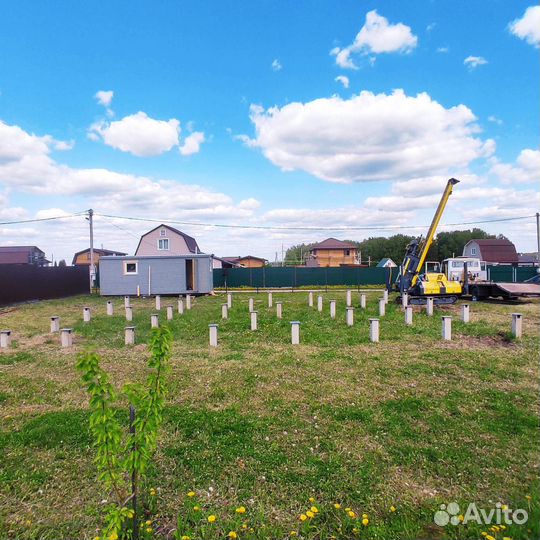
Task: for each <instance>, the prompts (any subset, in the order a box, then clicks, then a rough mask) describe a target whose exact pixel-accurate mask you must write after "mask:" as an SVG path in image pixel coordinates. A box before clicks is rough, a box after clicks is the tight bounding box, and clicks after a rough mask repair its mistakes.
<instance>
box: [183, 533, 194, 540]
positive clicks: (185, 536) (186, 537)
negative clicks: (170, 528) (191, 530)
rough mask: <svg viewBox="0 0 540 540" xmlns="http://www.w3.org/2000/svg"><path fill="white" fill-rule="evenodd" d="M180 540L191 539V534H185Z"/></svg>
mask: <svg viewBox="0 0 540 540" xmlns="http://www.w3.org/2000/svg"><path fill="white" fill-rule="evenodd" d="M180 540H191V536H188V535H187V534H184V536H182V538H180Z"/></svg>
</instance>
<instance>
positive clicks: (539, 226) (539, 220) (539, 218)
mask: <svg viewBox="0 0 540 540" xmlns="http://www.w3.org/2000/svg"><path fill="white" fill-rule="evenodd" d="M536 244H537V245H536V248H537V251H536V257H537V259H536V262H537V263H538V268H537V269H536V271H537V272H538V273H539V274H540V213H538V212H536Z"/></svg>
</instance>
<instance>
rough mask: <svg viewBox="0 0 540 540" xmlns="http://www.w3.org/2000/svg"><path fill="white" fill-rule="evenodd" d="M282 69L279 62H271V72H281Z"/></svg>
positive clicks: (276, 60) (275, 60)
mask: <svg viewBox="0 0 540 540" xmlns="http://www.w3.org/2000/svg"><path fill="white" fill-rule="evenodd" d="M282 69H283V66H282V65H281V62H280V61H279V60H278V59H277V58H275V59H274V60H273V62H272V70H273V71H281V70H282Z"/></svg>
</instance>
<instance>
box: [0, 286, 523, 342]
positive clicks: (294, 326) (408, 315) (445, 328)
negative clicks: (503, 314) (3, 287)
mask: <svg viewBox="0 0 540 540" xmlns="http://www.w3.org/2000/svg"><path fill="white" fill-rule="evenodd" d="M352 292H353V291H352V290H347V292H346V303H347V307H346V322H347V325H348V326H353V324H354V309H355V308H354V307H353V306H352ZM185 300H186V303H185V309H191V307H192V299H191V296H190V295H187V296H186V298H185ZM313 301H314V297H313V292H309V293H308V306H310V307H313ZM155 302H156V310H158V311H159V310H161V297H160V296H156V297H155ZM329 304H330V317H331V318H335V317H336V300H330V301H329ZM386 304H388V291H384V292H383V297H382V298H380V299H379V317H383V316H385V314H386ZM433 304H434V301H433V298H428V299H427V303H426V314H427V315H428V316H433ZM273 305H274V301H273V295H272V293H271V292H269V293H268V307H269V308H271V307H273ZM275 305H276V316H277V317H278V318H279V319H281V318H283V303H282V302H276V303H275ZM359 305H360V308H361V309H365V308H366V295H365V294H364V293H360V301H359ZM248 306H249V315H250V328H251V330H252V331H255V330H257V328H258V321H257V311H255V310H254V299H253V298H249V301H248ZM231 308H232V294H231V293H228V294H227V302H226V303H224V304H222V306H221V317H222V319H227V318H228V316H229V310H230V309H231ZM402 308H403V311H404V316H405V321H404V322H405V324H406V325H408V326H410V325H412V324H413V310H412V307H411V306H409V304H408V297H407V295H406V294H404V295H403V297H402ZM124 309H125V314H126V320H127V321H132V320H133V308H132V306H131V303H130V297H129V296H126V297H124ZM177 309H178V313H179V314H183V313H184V300H183V298H182V297H180V298H178V307H177ZM173 310H174V306H172V305H168V306H166V313H167V320H172V319H173V317H174V313H173ZM317 310H318V311H319V312H322V311H323V297H322V296H320V295H319V296H318V297H317ZM113 314H114V306H113V303H112V301H110V300H109V301H107V315H109V316H112V315H113ZM441 320H442V339H443V340H451V339H452V317H450V316H442V317H441ZM461 320H462V321H463V322H465V323H468V322H469V321H470V306H469V304H462V306H461ZM83 321H84V322H86V323H89V322H90V321H91V311H90V308H89V307H84V308H83ZM369 322H370V330H369V336H370V340H371V341H372V342H378V341H379V337H380V319H378V318H370V319H369ZM290 324H291V343H292V344H293V345H298V344H299V343H300V322H299V321H291V322H290ZM150 325H151V327H152V328H157V327H158V326H159V315H158V314H156V313H153V314H152V315H150ZM522 329H523V317H522V315H521V313H512V334H513V336H514V337H515V338H517V339H519V338H521V336H522ZM56 332H59V333H60V343H61V345H62V347H70V346H71V345H72V344H73V329H72V328H62V329H60V317H56V316H55V317H51V333H56ZM209 341H210V346H212V347H217V344H218V325H217V324H210V325H209ZM125 344H126V345H133V344H135V327H134V326H126V327H125ZM10 345H11V330H2V331H0V348H4V349H5V348H9V347H10Z"/></svg>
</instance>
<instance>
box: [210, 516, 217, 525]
mask: <svg viewBox="0 0 540 540" xmlns="http://www.w3.org/2000/svg"><path fill="white" fill-rule="evenodd" d="M216 519H217V518H216V516H214V514H212V515H211V516H208V523H214V521H216Z"/></svg>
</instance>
